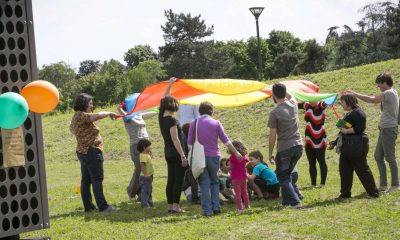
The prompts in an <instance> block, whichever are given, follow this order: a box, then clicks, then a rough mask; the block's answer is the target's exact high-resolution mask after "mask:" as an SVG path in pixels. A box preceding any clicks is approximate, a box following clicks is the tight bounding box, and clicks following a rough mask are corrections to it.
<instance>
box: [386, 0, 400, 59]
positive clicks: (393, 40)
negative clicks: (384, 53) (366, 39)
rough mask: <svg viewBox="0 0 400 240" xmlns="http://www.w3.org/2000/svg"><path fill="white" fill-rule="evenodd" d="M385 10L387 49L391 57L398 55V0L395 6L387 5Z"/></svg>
mask: <svg viewBox="0 0 400 240" xmlns="http://www.w3.org/2000/svg"><path fill="white" fill-rule="evenodd" d="M387 12H388V14H387V18H386V23H387V32H386V34H387V37H388V51H389V52H390V53H391V54H392V55H393V57H400V1H399V3H398V4H397V7H396V6H393V5H389V6H388V8H387Z"/></svg>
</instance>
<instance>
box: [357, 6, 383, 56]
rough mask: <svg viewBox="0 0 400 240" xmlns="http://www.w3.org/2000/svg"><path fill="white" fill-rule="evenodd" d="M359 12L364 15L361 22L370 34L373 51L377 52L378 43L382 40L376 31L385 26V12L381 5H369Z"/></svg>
mask: <svg viewBox="0 0 400 240" xmlns="http://www.w3.org/2000/svg"><path fill="white" fill-rule="evenodd" d="M360 11H361V12H362V13H364V14H365V16H364V17H363V19H362V20H363V21H364V22H365V23H366V24H367V26H368V31H370V32H371V37H372V46H373V50H374V52H377V51H378V45H379V42H380V41H381V40H382V35H381V34H379V33H378V30H379V29H380V28H381V27H383V26H384V24H385V18H386V17H385V10H384V9H383V8H382V3H370V4H367V5H365V6H364V7H363V8H361V9H360Z"/></svg>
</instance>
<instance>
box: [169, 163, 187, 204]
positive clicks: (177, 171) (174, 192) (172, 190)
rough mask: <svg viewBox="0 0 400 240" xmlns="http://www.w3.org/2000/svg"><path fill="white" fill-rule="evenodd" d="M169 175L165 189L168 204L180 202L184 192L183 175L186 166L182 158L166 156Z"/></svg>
mask: <svg viewBox="0 0 400 240" xmlns="http://www.w3.org/2000/svg"><path fill="white" fill-rule="evenodd" d="M166 160H167V168H168V177H167V188H166V190H165V192H166V195H167V202H168V204H173V203H179V201H180V198H181V192H182V183H183V176H184V174H185V168H183V167H182V165H181V158H180V157H177V158H166Z"/></svg>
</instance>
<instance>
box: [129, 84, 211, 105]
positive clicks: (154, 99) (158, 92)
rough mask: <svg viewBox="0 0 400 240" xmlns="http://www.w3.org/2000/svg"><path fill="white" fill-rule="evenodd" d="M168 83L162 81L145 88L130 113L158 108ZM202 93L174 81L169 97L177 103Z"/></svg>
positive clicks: (202, 92)
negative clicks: (172, 97)
mask: <svg viewBox="0 0 400 240" xmlns="http://www.w3.org/2000/svg"><path fill="white" fill-rule="evenodd" d="M168 83H169V81H163V82H159V83H156V84H153V85H151V86H148V87H146V88H145V89H144V90H143V92H142V93H141V94H140V96H139V98H138V100H137V103H136V106H135V108H134V109H133V111H132V112H139V111H143V110H146V109H149V108H153V107H156V106H159V105H160V101H161V98H162V97H163V95H164V92H165V89H166V88H167V86H168ZM204 93H205V92H204V91H202V90H198V89H196V88H193V87H190V86H189V85H187V84H186V83H184V82H183V81H179V80H176V81H175V82H174V84H172V86H171V91H170V95H172V96H174V98H176V99H177V100H178V101H179V100H182V99H185V98H189V97H193V96H197V95H199V94H204Z"/></svg>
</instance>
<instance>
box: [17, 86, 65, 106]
mask: <svg viewBox="0 0 400 240" xmlns="http://www.w3.org/2000/svg"><path fill="white" fill-rule="evenodd" d="M21 95H22V96H23V97H24V98H25V100H26V101H27V102H28V106H29V110H31V111H32V112H35V113H48V112H50V111H52V110H53V109H54V108H55V107H57V104H58V101H59V100H60V94H59V92H58V89H57V88H56V87H55V86H54V85H53V84H51V83H50V82H47V81H43V80H37V81H33V82H31V83H29V84H28V85H26V86H25V87H24V88H23V89H22V90H21Z"/></svg>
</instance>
